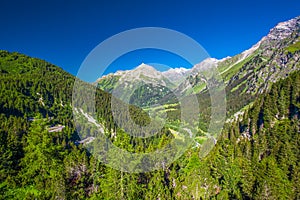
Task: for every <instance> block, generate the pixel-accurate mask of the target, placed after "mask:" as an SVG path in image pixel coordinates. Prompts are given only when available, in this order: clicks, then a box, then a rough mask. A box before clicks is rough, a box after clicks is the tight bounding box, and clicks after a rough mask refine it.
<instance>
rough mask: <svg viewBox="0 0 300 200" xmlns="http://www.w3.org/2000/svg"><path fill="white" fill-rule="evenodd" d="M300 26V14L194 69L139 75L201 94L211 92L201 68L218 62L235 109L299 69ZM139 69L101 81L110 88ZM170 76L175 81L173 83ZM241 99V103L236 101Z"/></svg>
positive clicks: (181, 91) (182, 91)
mask: <svg viewBox="0 0 300 200" xmlns="http://www.w3.org/2000/svg"><path fill="white" fill-rule="evenodd" d="M299 30H300V17H296V18H294V19H291V20H289V21H286V22H281V23H279V24H278V25H277V26H275V27H274V28H272V29H271V30H270V32H269V34H268V35H267V36H265V37H263V38H262V39H261V40H260V41H259V42H258V43H256V44H255V45H253V46H252V47H251V48H250V49H248V50H245V51H244V52H242V53H241V54H238V55H236V56H233V57H227V58H224V59H221V60H217V59H215V58H208V59H206V60H204V61H203V62H201V63H199V64H196V65H195V66H194V67H193V68H191V69H184V68H175V69H170V70H168V71H166V72H158V71H156V70H155V69H154V68H151V70H143V73H142V74H143V76H138V77H139V80H142V81H143V82H145V83H151V84H152V86H160V87H168V88H172V90H174V91H175V93H177V94H181V95H183V96H184V95H189V94H192V93H194V94H201V93H205V92H207V87H206V82H207V80H206V77H205V76H204V75H203V73H201V72H200V70H202V71H203V70H208V71H209V67H210V66H211V65H215V66H216V67H217V68H218V70H219V72H220V75H221V76H222V78H223V80H224V83H225V85H226V93H227V101H228V104H229V106H228V108H229V112H231V113H232V112H235V111H237V110H239V109H240V108H242V107H243V106H245V105H247V104H249V103H250V102H251V101H253V99H254V98H255V96H256V95H258V94H261V93H263V92H264V91H265V90H267V89H268V88H269V87H270V85H271V84H272V83H273V82H276V81H277V80H279V79H281V78H284V77H286V76H287V75H288V74H290V73H291V72H293V71H295V70H297V69H299V57H300V54H299V43H300V34H299ZM135 71H136V69H135V70H129V71H126V72H117V73H115V74H110V75H108V76H104V77H102V78H100V79H99V80H100V81H99V82H98V85H99V87H100V88H102V89H103V90H105V91H108V92H110V91H111V90H112V88H115V86H116V85H117V83H118V80H119V78H120V80H121V81H122V80H124V78H121V77H131V78H132V77H133V76H130V75H129V74H131V73H132V74H137V73H136V72H135ZM148 72H149V75H147V73H148ZM131 78H129V79H131ZM166 78H167V79H168V80H170V82H172V83H173V85H172V84H169V82H168V81H166ZM174 84H175V86H174ZM188 86H192V88H191V87H188ZM152 89H153V88H152ZM168 95H170V93H168V92H167V93H162V94H161V95H158V96H159V97H161V96H165V99H171V98H173V97H174V95H172V97H171V96H168ZM144 100H146V98H145V99H144ZM238 100H239V101H240V103H239V104H236V102H237V101H238Z"/></svg>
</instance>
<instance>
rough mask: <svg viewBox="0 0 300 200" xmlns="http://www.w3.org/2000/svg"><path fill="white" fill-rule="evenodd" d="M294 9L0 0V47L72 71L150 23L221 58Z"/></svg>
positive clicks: (140, 55)
mask: <svg viewBox="0 0 300 200" xmlns="http://www.w3.org/2000/svg"><path fill="white" fill-rule="evenodd" d="M299 11H300V1H297V0H291V1H282V0H281V1H278V0H273V1H264V0H252V1H241V0H240V1H234V0H230V1H216V0H209V1H201V0H198V1H193V0H191V1H176V0H172V1H171V0H151V1H144V0H105V1H104V0H100V1H81V0H73V1H71V0H62V1H58V0H52V1H49V0H44V1H40V0H34V1H31V0H28V1H16V0H15V1H14V0H12V1H2V2H1V3H0V22H1V31H0V49H4V50H8V51H17V52H20V53H24V54H27V55H29V56H33V57H38V58H41V59H44V60H47V61H49V62H51V63H53V64H55V65H58V66H60V67H62V68H63V69H65V70H66V71H68V72H70V73H72V74H74V75H76V74H77V71H78V69H79V67H80V65H81V63H82V62H83V60H84V58H85V57H86V56H87V55H88V53H89V52H90V51H91V50H92V49H93V48H94V47H95V46H97V45H98V44H99V43H100V42H102V41H104V40H105V39H107V38H108V37H110V36H112V35H114V34H117V33H119V32H122V31H125V30H128V29H132V28H138V27H149V26H150V27H152V26H154V27H164V28H169V29H174V30H176V31H179V32H182V33H184V34H186V35H188V36H190V37H192V38H193V39H195V40H196V41H197V42H199V43H200V44H201V45H202V46H203V47H204V48H205V49H206V50H207V52H208V53H209V54H210V55H211V57H215V58H219V59H220V58H223V57H226V56H233V55H235V54H238V53H240V52H242V51H243V50H245V49H248V48H249V47H251V46H252V45H253V44H255V43H256V42H257V41H258V40H260V39H261V38H262V37H263V36H264V35H266V34H267V33H268V31H269V29H270V28H272V27H273V26H275V25H276V24H277V23H278V22H281V21H285V20H288V19H290V18H293V17H296V16H298V15H300V12H299ZM149 52H150V54H149ZM156 53H157V52H154V53H153V52H152V54H151V51H148V53H147V52H135V53H133V54H131V55H128V58H127V59H120V60H119V61H116V62H115V64H116V63H117V64H116V65H114V66H112V67H111V68H110V69H109V71H116V70H117V69H128V68H131V67H134V66H135V65H136V64H137V63H140V62H146V63H147V62H155V59H156V58H155V55H156ZM135 55H136V56H135ZM151 55H152V56H151ZM153 55H154V57H153ZM156 57H157V56H156ZM161 58H163V59H162V60H169V61H170V60H172V62H169V63H167V64H169V65H171V67H179V66H183V65H185V61H182V60H181V61H180V60H176V59H175V58H171V57H170V55H167V54H162V55H161ZM158 62H160V60H158ZM166 62H168V61H166ZM185 67H189V66H185ZM109 71H108V72H109Z"/></svg>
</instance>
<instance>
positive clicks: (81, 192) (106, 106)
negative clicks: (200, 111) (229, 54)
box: [0, 51, 300, 200]
mask: <svg viewBox="0 0 300 200" xmlns="http://www.w3.org/2000/svg"><path fill="white" fill-rule="evenodd" d="M75 79H76V78H75V77H74V76H72V75H70V74H69V73H67V72H65V71H64V70H62V69H61V68H59V67H56V66H54V65H52V64H50V63H48V62H46V61H43V60H40V59H36V58H31V57H28V56H25V55H23V54H19V53H10V52H7V51H0V152H1V154H0V199H132V200H137V199H160V200H163V199H182V200H186V199H187V200H189V199H300V166H299V161H300V152H299V151H300V150H299V146H300V134H299V133H300V121H299V119H300V114H299V109H300V71H295V72H293V73H291V74H290V75H288V76H287V77H286V78H284V79H280V80H279V81H277V82H276V83H273V84H272V86H271V87H270V89H269V90H268V91H267V92H265V93H262V94H260V95H257V97H256V98H255V100H253V99H254V98H253V97H252V98H253V99H251V100H253V103H252V104H251V106H249V108H248V109H246V110H245V112H244V113H243V114H242V115H239V116H238V117H237V119H235V120H229V121H227V123H226V124H225V126H224V128H223V131H222V134H221V135H220V137H219V138H218V142H217V144H216V146H215V147H214V148H213V150H212V151H211V152H210V153H209V154H208V155H207V156H206V157H204V158H202V157H201V156H200V149H199V148H190V149H189V150H188V151H186V152H185V153H184V155H182V156H181V157H180V158H179V159H178V160H176V161H175V162H173V163H172V164H170V165H168V166H165V167H164V168H162V169H160V170H156V171H152V172H146V173H126V172H121V171H118V170H115V169H112V168H110V167H108V166H106V165H104V164H103V163H101V162H100V161H99V160H98V159H97V158H95V157H94V156H93V155H91V154H90V153H89V152H88V151H87V149H86V148H85V145H84V144H78V141H79V140H80V138H79V136H78V133H77V130H76V127H75V124H74V120H73V111H72V90H73V84H74V81H75ZM82 84H83V85H85V87H87V88H89V87H93V86H91V85H89V84H88V83H82ZM83 89H86V88H83ZM136 95H138V94H136ZM202 95H207V94H205V93H204V94H202ZM202 97H203V96H202ZM111 98H112V97H111V95H110V94H109V93H106V92H104V91H102V90H100V89H99V88H96V95H95V99H96V113H97V119H98V120H101V121H102V122H103V124H104V126H105V128H106V134H107V136H108V137H109V138H110V140H111V141H112V142H113V144H115V145H116V146H118V147H121V148H123V149H126V150H127V151H129V152H151V151H153V150H155V149H158V148H161V147H163V146H164V145H166V144H167V143H168V142H170V141H171V140H173V139H174V136H173V135H172V134H171V133H170V131H169V130H168V129H167V128H164V129H162V130H161V131H159V133H158V134H157V135H156V136H154V137H151V138H147V139H141V138H134V137H132V136H130V135H128V134H127V133H126V132H125V131H124V130H122V129H121V128H119V127H118V125H117V124H115V122H114V119H113V116H112V113H111V112H112V111H111V109H110V101H111ZM229 98H230V96H229ZM199 99H204V100H203V101H204V102H205V101H206V98H199ZM83 100H84V99H83ZM230 100H231V101H230ZM234 100H235V101H237V100H236V99H234V98H232V99H229V102H230V103H231V105H232V106H233V105H234V102H232V101H234ZM119 103H120V107H122V106H121V104H124V103H122V102H119ZM247 103H249V102H248V100H247ZM201 105H202V106H203V104H201ZM82 109H83V110H84V111H86V112H89V111H88V110H86V109H87V108H82ZM119 112H120V113H122V112H123V111H122V110H120V111H119ZM178 113H179V112H178V111H177V112H170V113H169V117H170V118H172V117H173V118H176V116H177V115H178ZM204 113H205V112H204ZM130 114H131V116H132V118H133V119H134V120H135V122H136V123H138V124H140V125H145V124H148V123H149V117H148V115H147V113H145V112H144V111H143V110H141V109H140V108H138V107H136V106H132V105H130ZM203 118H204V121H205V119H206V118H207V116H206V117H203ZM59 125H63V126H64V128H63V129H62V130H61V131H54V132H51V131H49V130H50V129H49V128H51V127H58V126H59ZM202 126H203V127H205V124H202ZM81 128H82V129H83V132H92V130H90V129H89V127H85V126H82V127H81ZM129 128H130V127H129ZM113 134H116V135H117V137H113V136H112V135H113Z"/></svg>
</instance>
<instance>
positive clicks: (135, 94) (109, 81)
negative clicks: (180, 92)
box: [97, 63, 175, 107]
mask: <svg viewBox="0 0 300 200" xmlns="http://www.w3.org/2000/svg"><path fill="white" fill-rule="evenodd" d="M173 74H174V73H173ZM97 85H98V87H99V88H100V89H103V90H105V91H107V92H110V93H112V94H113V95H114V96H116V97H118V98H120V99H121V100H123V101H125V102H128V103H130V104H134V105H138V106H142V107H147V106H149V105H151V104H155V103H158V101H159V100H160V99H162V98H163V96H165V95H166V94H171V93H172V92H171V90H172V88H174V87H175V84H174V83H173V82H172V81H171V80H169V79H168V78H167V77H166V76H165V75H164V74H163V73H162V72H159V71H157V70H156V69H155V68H153V67H152V66H149V65H146V64H144V63H142V64H141V65H139V66H137V67H136V68H135V69H133V70H128V71H118V72H117V73H115V74H108V75H107V76H103V77H102V78H100V79H98V80H97Z"/></svg>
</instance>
